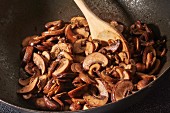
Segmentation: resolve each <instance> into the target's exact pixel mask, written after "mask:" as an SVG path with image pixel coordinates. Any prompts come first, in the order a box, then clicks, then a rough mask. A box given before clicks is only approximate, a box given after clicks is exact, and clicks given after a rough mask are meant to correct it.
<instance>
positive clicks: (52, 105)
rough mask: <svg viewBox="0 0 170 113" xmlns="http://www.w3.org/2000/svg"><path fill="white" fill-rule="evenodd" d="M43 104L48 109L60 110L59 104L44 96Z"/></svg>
mask: <svg viewBox="0 0 170 113" xmlns="http://www.w3.org/2000/svg"><path fill="white" fill-rule="evenodd" d="M44 102H45V105H46V106H47V108H48V109H49V110H60V105H59V104H58V103H56V102H54V101H52V100H50V99H48V98H47V97H46V96H44Z"/></svg>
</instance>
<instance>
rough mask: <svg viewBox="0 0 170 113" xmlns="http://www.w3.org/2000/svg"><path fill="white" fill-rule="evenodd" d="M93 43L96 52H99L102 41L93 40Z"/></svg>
mask: <svg viewBox="0 0 170 113" xmlns="http://www.w3.org/2000/svg"><path fill="white" fill-rule="evenodd" d="M92 42H93V44H94V45H95V49H94V51H97V50H98V49H99V47H100V40H92Z"/></svg>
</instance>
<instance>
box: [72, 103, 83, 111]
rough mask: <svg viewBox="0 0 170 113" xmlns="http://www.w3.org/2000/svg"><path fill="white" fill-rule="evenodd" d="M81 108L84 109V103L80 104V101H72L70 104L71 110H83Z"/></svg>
mask: <svg viewBox="0 0 170 113" xmlns="http://www.w3.org/2000/svg"><path fill="white" fill-rule="evenodd" d="M81 109H82V105H80V104H79V103H72V104H71V105H70V110H71V111H77V110H81Z"/></svg>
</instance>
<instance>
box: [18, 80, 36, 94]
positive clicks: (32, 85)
mask: <svg viewBox="0 0 170 113" xmlns="http://www.w3.org/2000/svg"><path fill="white" fill-rule="evenodd" d="M37 82H38V77H37V78H35V79H34V81H33V82H31V83H30V84H28V85H27V86H25V87H23V88H21V89H19V90H18V91H17V93H29V92H31V91H33V90H34V88H35V86H36V84H37Z"/></svg>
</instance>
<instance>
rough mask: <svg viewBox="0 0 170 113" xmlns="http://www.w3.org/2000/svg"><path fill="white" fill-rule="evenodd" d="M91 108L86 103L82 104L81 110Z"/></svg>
mask: <svg viewBox="0 0 170 113" xmlns="http://www.w3.org/2000/svg"><path fill="white" fill-rule="evenodd" d="M90 108H92V107H91V106H89V105H88V104H84V106H83V109H82V110H87V109H90Z"/></svg>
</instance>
